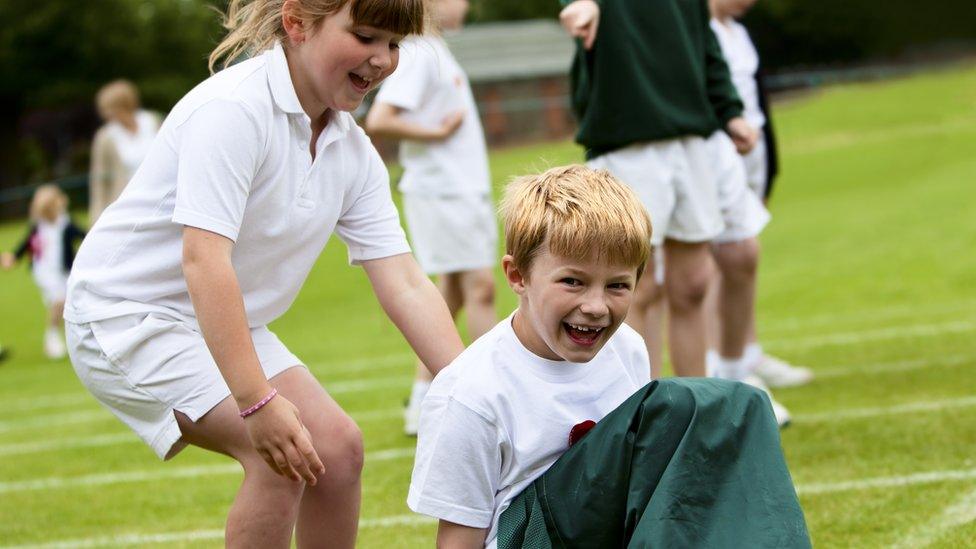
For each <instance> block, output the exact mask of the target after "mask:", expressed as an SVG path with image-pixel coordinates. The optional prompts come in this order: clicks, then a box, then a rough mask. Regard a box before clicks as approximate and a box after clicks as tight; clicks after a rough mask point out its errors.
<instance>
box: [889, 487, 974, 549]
mask: <svg viewBox="0 0 976 549" xmlns="http://www.w3.org/2000/svg"><path fill="white" fill-rule="evenodd" d="M973 521H976V490H973V491H971V492H969V493H967V494H963V496H962V497H960V498H959V499H957V500H956V501H955V502H954V503H953V504H952V505H951V506H949V507H946V508H945V509H943V510H942V513H941V514H940V515H939V516H937V517H936V518H935V519H934V520H933V521H931V522H928V523H926V524H922V525H919V526H918V527H916V528H915V529H913V530H912V531H911V532H910V533H909V534H908V535H907V536H905V537H904V538H902V539H901V540H900V541H899V542H898V544H897V545H895V546H894V549H920V548H922V547H928V546H929V545H932V544H933V543H935V542H936V541H938V540H939V538H941V537H942V536H943V535H944V534H945V533H946V532H948V531H949V530H952V529H953V528H956V527H958V526H962V525H964V524H968V523H970V522H973Z"/></svg>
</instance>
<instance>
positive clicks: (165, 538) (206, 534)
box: [3, 515, 435, 549]
mask: <svg viewBox="0 0 976 549" xmlns="http://www.w3.org/2000/svg"><path fill="white" fill-rule="evenodd" d="M434 523H435V521H434V519H432V518H430V517H425V516H423V515H393V516H388V517H378V518H371V519H360V521H359V528H360V529H361V530H362V529H370V528H391V527H393V526H413V525H421V524H423V525H426V524H434ZM222 539H224V531H223V530H222V529H221V530H218V529H210V530H190V531H187V532H166V533H159V534H144V533H129V534H117V535H114V536H103V537H98V538H83V539H74V540H65V541H55V542H49V543H38V544H30V545H5V546H3V549H84V548H88V547H116V546H120V545H148V544H153V543H174V542H181V541H182V542H187V541H203V540H222Z"/></svg>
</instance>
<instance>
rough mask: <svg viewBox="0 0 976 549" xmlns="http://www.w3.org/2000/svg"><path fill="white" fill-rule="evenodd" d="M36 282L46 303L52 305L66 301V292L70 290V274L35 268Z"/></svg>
mask: <svg viewBox="0 0 976 549" xmlns="http://www.w3.org/2000/svg"><path fill="white" fill-rule="evenodd" d="M32 274H33V275H34V283H35V284H37V288H38V289H39V290H40V291H41V299H43V300H44V305H45V306H48V307H50V306H51V304H52V303H58V302H64V295H65V292H67V291H68V275H67V274H65V273H63V272H60V271H59V272H52V271H46V270H41V269H34V271H33V273H32Z"/></svg>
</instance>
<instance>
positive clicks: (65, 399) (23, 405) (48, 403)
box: [3, 393, 95, 412]
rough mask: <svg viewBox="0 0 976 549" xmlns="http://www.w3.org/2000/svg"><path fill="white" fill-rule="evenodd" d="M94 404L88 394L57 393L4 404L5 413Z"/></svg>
mask: <svg viewBox="0 0 976 549" xmlns="http://www.w3.org/2000/svg"><path fill="white" fill-rule="evenodd" d="M93 402H95V397H93V396H91V395H90V394H89V393H59V394H52V395H38V396H34V397H22V398H14V399H10V400H8V401H7V402H6V404H4V407H3V408H4V411H6V412H29V411H33V410H40V409H43V408H56V407H58V406H75V405H78V404H86V403H93Z"/></svg>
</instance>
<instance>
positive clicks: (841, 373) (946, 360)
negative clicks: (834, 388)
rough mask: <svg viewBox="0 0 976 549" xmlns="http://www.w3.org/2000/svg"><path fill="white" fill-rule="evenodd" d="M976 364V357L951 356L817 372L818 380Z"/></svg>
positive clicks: (968, 355) (853, 366)
mask: <svg viewBox="0 0 976 549" xmlns="http://www.w3.org/2000/svg"><path fill="white" fill-rule="evenodd" d="M974 362H976V355H972V354H967V355H950V356H945V357H941V358H917V359H912V360H899V361H896V362H878V363H875V364H866V365H852V366H842V367H837V368H826V369H820V368H818V369H817V370H816V378H817V379H833V378H838V377H848V376H856V375H873V374H891V373H900V372H910V371H912V370H922V369H925V368H930V367H936V366H962V365H964V364H968V365H971V364H973V363H974Z"/></svg>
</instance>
